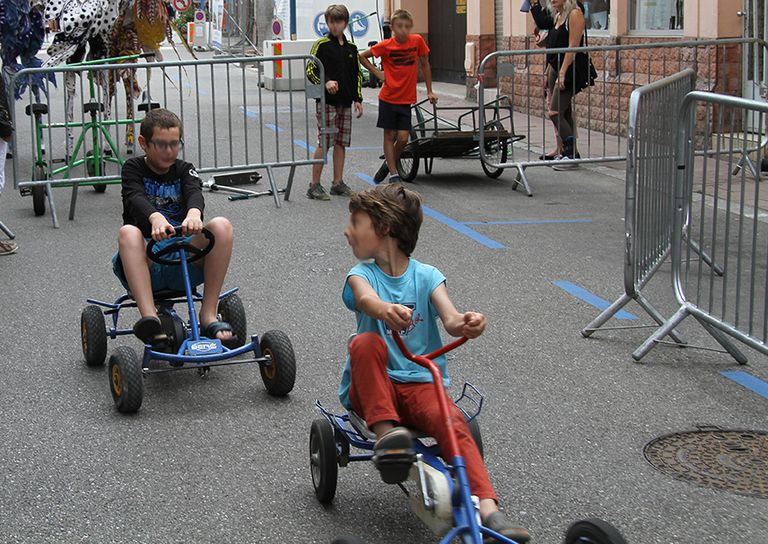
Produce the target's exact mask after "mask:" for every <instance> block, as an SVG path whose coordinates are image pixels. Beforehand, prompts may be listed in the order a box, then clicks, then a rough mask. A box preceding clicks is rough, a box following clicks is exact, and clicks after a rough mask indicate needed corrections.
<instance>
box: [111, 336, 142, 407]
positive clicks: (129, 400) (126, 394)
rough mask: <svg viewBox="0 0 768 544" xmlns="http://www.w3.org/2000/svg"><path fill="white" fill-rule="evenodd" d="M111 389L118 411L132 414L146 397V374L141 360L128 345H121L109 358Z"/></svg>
mask: <svg viewBox="0 0 768 544" xmlns="http://www.w3.org/2000/svg"><path fill="white" fill-rule="evenodd" d="M109 389H110V391H112V399H113V400H114V401H115V407H117V411H118V412H120V413H123V414H132V413H134V412H136V411H138V409H139V408H141V401H142V400H143V399H144V376H143V374H142V371H141V361H140V360H139V357H138V356H137V355H136V352H135V351H134V350H133V349H132V348H129V347H128V346H120V347H118V348H117V349H116V350H115V351H114V352H113V353H112V356H111V357H110V358H109Z"/></svg>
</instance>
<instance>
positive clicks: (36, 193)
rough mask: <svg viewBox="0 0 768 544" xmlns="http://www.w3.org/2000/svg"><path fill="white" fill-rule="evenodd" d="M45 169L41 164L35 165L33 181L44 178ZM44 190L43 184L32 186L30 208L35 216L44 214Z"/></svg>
mask: <svg viewBox="0 0 768 544" xmlns="http://www.w3.org/2000/svg"><path fill="white" fill-rule="evenodd" d="M46 177H47V176H46V175H45V169H44V168H43V167H42V166H35V181H40V180H44V179H46ZM45 192H46V190H45V187H44V186H43V185H35V186H34V187H32V209H33V210H34V212H35V215H36V216H38V217H39V216H41V215H45V197H46V194H45Z"/></svg>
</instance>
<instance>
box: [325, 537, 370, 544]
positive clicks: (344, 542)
mask: <svg viewBox="0 0 768 544" xmlns="http://www.w3.org/2000/svg"><path fill="white" fill-rule="evenodd" d="M331 544H363V541H362V540H360V539H359V538H355V537H354V536H342V537H339V538H334V539H333V542H331Z"/></svg>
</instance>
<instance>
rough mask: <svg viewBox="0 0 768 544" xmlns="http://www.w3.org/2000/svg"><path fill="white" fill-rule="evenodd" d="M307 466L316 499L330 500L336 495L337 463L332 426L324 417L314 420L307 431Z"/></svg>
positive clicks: (326, 501) (323, 501) (324, 502)
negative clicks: (310, 473)
mask: <svg viewBox="0 0 768 544" xmlns="http://www.w3.org/2000/svg"><path fill="white" fill-rule="evenodd" d="M309 468H310V470H311V471H312V485H313V486H314V488H315V496H317V500H318V501H320V502H321V503H323V504H326V503H329V502H331V501H332V500H333V497H334V496H335V495H336V482H337V480H338V477H339V464H338V459H337V456H336V439H335V437H334V432H333V426H332V425H331V423H330V421H328V420H327V419H325V418H322V419H320V418H318V419H316V420H314V421H313V422H312V428H311V429H310V431H309Z"/></svg>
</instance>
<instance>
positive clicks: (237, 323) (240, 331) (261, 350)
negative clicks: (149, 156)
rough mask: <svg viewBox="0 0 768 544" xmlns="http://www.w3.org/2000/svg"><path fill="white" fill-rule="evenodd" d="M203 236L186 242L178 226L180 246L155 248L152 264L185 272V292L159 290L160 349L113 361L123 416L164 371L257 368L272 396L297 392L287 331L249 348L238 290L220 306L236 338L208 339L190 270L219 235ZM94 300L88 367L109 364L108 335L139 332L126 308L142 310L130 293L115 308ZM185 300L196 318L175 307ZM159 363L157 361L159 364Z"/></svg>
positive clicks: (253, 341) (83, 325) (85, 336)
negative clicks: (123, 317)
mask: <svg viewBox="0 0 768 544" xmlns="http://www.w3.org/2000/svg"><path fill="white" fill-rule="evenodd" d="M203 235H204V236H205V237H206V239H207V241H208V244H207V245H206V246H205V247H204V248H202V249H201V248H198V247H195V246H193V245H192V244H190V243H188V242H187V241H186V240H185V239H184V238H181V227H176V232H175V236H176V237H178V241H177V242H174V243H170V244H168V245H167V246H165V247H163V248H162V249H159V250H156V249H155V246H156V244H155V242H154V241H150V242H149V243H148V244H147V256H148V257H149V258H150V259H151V260H152V261H154V262H156V263H159V264H163V265H176V266H180V267H181V271H182V274H183V278H184V291H157V292H155V293H153V295H154V299H155V304H156V306H157V314H158V317H159V318H160V323H161V325H162V329H163V334H162V335H161V336H160V337H159V338H156V339H155V340H156V342H155V343H154V347H153V345H150V344H146V345H145V346H144V352H143V355H142V357H141V358H139V356H138V355H137V353H136V351H135V350H134V349H133V348H131V347H128V346H120V347H118V348H117V349H115V350H114V351H113V352H112V355H111V356H110V358H109V388H110V390H111V392H112V398H113V399H114V401H115V406H116V407H117V410H118V411H119V412H122V413H134V412H136V411H137V410H138V409H139V408H140V407H141V403H142V400H143V398H144V377H145V376H146V375H148V374H156V373H160V372H171V371H177V370H187V369H196V370H197V371H198V372H199V374H200V375H201V376H203V377H205V376H207V375H208V373H209V372H210V369H211V368H212V367H215V366H225V365H237V364H245V363H257V364H258V365H259V367H260V370H261V378H262V380H263V381H264V385H265V387H266V389H267V392H269V393H270V394H272V395H276V396H283V395H287V394H288V393H290V391H291V390H292V389H293V385H294V381H295V379H296V357H295V355H294V352H293V346H292V345H291V341H290V340H289V338H288V336H287V335H286V334H285V333H283V332H281V331H269V332H266V333H264V335H263V336H262V337H261V341H259V337H258V336H257V335H253V336H251V337H250V342H247V343H246V338H247V329H246V317H245V308H244V307H243V303H242V301H241V300H240V297H239V296H238V295H237V294H236V293H237V289H236V288H235V289H230V290H229V291H226V292H224V293H222V294H221V295H220V297H219V305H218V313H219V319H220V320H221V321H226V322H227V323H229V324H230V325H231V326H232V334H233V340H232V341H231V342H228V346H224V345H223V344H222V342H221V340H219V339H217V338H206V337H205V336H203V335H201V333H200V324H199V322H198V318H197V312H196V311H195V303H199V302H201V301H202V299H203V298H202V295H200V294H199V293H198V292H197V289H196V288H192V286H191V284H190V279H189V270H188V268H187V267H188V265H189V264H190V263H193V262H195V261H198V260H200V259H202V258H203V257H205V256H206V255H207V254H208V253H210V251H211V250H212V249H213V245H214V243H215V238H214V236H213V233H212V232H210V231H209V230H207V229H203ZM87 302H88V304H89V306H86V307H85V309H84V310H83V312H82V315H81V320H80V331H81V338H82V346H83V355H84V356H85V362H86V364H87V365H88V366H91V367H96V366H102V365H103V364H104V360H105V359H106V356H107V338H111V339H115V338H117V337H118V336H125V335H133V329H132V328H127V329H124V328H120V327H119V326H118V317H119V315H120V312H121V310H123V309H124V308H135V307H136V302H135V301H134V300H133V297H132V296H131V294H130V292H128V293H126V294H124V295H122V296H121V297H120V298H118V299H117V300H116V301H115V302H113V303H110V302H104V301H101V300H96V299H90V298H89V299H88V300H87ZM180 303H186V305H187V312H188V318H189V319H188V321H185V320H184V318H182V317H181V316H180V315H179V314H178V313H177V312H176V310H175V308H174V306H175V305H176V304H180ZM105 316H111V318H112V323H111V325H110V326H109V328H107V326H106V324H105ZM153 361H154V362H155V364H151V363H152V362H153Z"/></svg>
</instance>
